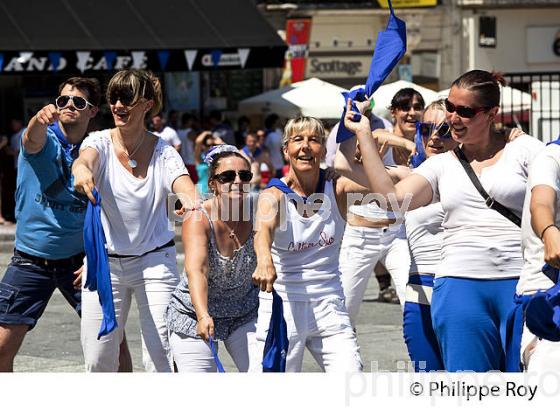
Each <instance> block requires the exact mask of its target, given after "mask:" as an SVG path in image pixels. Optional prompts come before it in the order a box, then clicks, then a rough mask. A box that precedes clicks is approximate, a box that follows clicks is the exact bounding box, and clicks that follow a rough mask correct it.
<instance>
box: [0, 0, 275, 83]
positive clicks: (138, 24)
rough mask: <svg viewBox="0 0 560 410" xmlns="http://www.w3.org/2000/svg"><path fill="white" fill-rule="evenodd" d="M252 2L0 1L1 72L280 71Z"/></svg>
mask: <svg viewBox="0 0 560 410" xmlns="http://www.w3.org/2000/svg"><path fill="white" fill-rule="evenodd" d="M285 50H286V46H285V44H284V42H283V41H282V40H281V39H280V37H279V36H278V35H277V33H276V32H275V31H274V29H273V28H272V27H271V26H270V25H269V24H268V22H267V21H266V20H265V19H264V17H263V16H262V15H261V14H260V12H259V11H258V10H257V8H256V6H255V4H254V2H253V1H252V0H161V1H152V0H80V1H72V0H48V1H36V0H2V1H0V73H1V74H9V73H17V74H22V73H32V72H46V71H58V72H69V73H70V72H87V71H99V70H114V69H121V68H127V67H135V68H148V69H151V70H153V71H187V70H192V71H199V70H213V69H224V68H236V69H239V68H262V67H281V66H282V65H283V63H284V52H285Z"/></svg>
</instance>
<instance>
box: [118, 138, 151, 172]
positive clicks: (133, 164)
mask: <svg viewBox="0 0 560 410" xmlns="http://www.w3.org/2000/svg"><path fill="white" fill-rule="evenodd" d="M145 137H146V133H145V132H144V133H143V134H142V139H141V140H140V142H138V145H136V148H134V150H133V151H132V153H131V154H129V153H128V152H126V147H125V146H124V144H123V143H122V142H121V141H119V144H120V145H121V146H122V147H123V151H124V153H125V154H126V156H127V158H128V161H127V162H128V166H129V167H130V168H132V169H134V168H136V167H137V166H138V162H136V160H134V159H132V158H131V157H132V156H133V155H134V154H136V151H138V148H140V146H141V145H142V143H143V142H144V138H145Z"/></svg>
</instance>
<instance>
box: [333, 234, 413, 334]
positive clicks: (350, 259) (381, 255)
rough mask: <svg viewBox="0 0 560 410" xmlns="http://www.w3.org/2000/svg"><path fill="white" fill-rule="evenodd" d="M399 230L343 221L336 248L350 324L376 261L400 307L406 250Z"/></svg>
mask: <svg viewBox="0 0 560 410" xmlns="http://www.w3.org/2000/svg"><path fill="white" fill-rule="evenodd" d="M401 229H402V228H399V227H396V228H392V227H387V228H365V227H360V226H352V225H350V224H346V229H345V231H344V237H343V239H342V245H341V247H340V259H339V270H340V272H341V281H342V289H343V290H344V297H345V299H346V309H347V310H348V314H349V315H350V319H351V320H352V324H353V325H354V324H355V323H356V318H357V317H358V313H359V311H360V305H361V303H362V299H363V298H364V294H365V292H366V288H367V285H368V281H369V278H370V277H371V275H372V274H373V269H374V268H375V265H376V264H377V262H381V263H383V264H384V265H385V268H387V271H388V272H389V273H390V274H391V277H392V278H393V282H394V283H395V290H396V291H397V295H398V297H399V300H400V303H401V307H404V302H405V295H406V283H407V282H408V273H409V270H410V252H409V248H408V241H407V239H406V237H405V235H404V233H403V232H401Z"/></svg>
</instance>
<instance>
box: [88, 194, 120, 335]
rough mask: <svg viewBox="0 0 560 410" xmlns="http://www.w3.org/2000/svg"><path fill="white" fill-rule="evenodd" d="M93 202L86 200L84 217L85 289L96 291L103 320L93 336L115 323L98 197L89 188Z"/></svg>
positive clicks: (103, 331)
mask: <svg viewBox="0 0 560 410" xmlns="http://www.w3.org/2000/svg"><path fill="white" fill-rule="evenodd" d="M93 196H94V197H95V201H96V204H95V205H93V204H92V203H91V202H88V206H87V210H86V217H85V220H84V247H85V252H86V256H87V279H86V283H85V288H86V289H89V290H91V291H97V294H98V296H99V303H100V304H101V310H102V311H103V321H102V322H101V328H100V329H99V334H98V335H97V339H98V340H99V339H100V338H101V336H105V335H107V334H109V333H111V332H112V331H113V330H115V329H116V328H117V326H118V324H117V320H116V317H115V305H114V302H113V287H112V285H111V274H110V270H109V256H108V254H107V248H106V241H105V232H103V225H101V196H100V195H99V193H98V192H97V190H96V189H94V190H93Z"/></svg>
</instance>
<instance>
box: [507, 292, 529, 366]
mask: <svg viewBox="0 0 560 410" xmlns="http://www.w3.org/2000/svg"><path fill="white" fill-rule="evenodd" d="M530 300H531V295H523V296H520V295H515V297H514V299H513V301H514V303H515V305H514V307H513V309H512V310H511V312H509V314H508V317H507V322H506V369H505V370H506V372H520V371H522V369H521V359H520V355H521V335H522V334H523V312H524V311H525V308H526V307H527V304H528V303H529V301H530Z"/></svg>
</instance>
